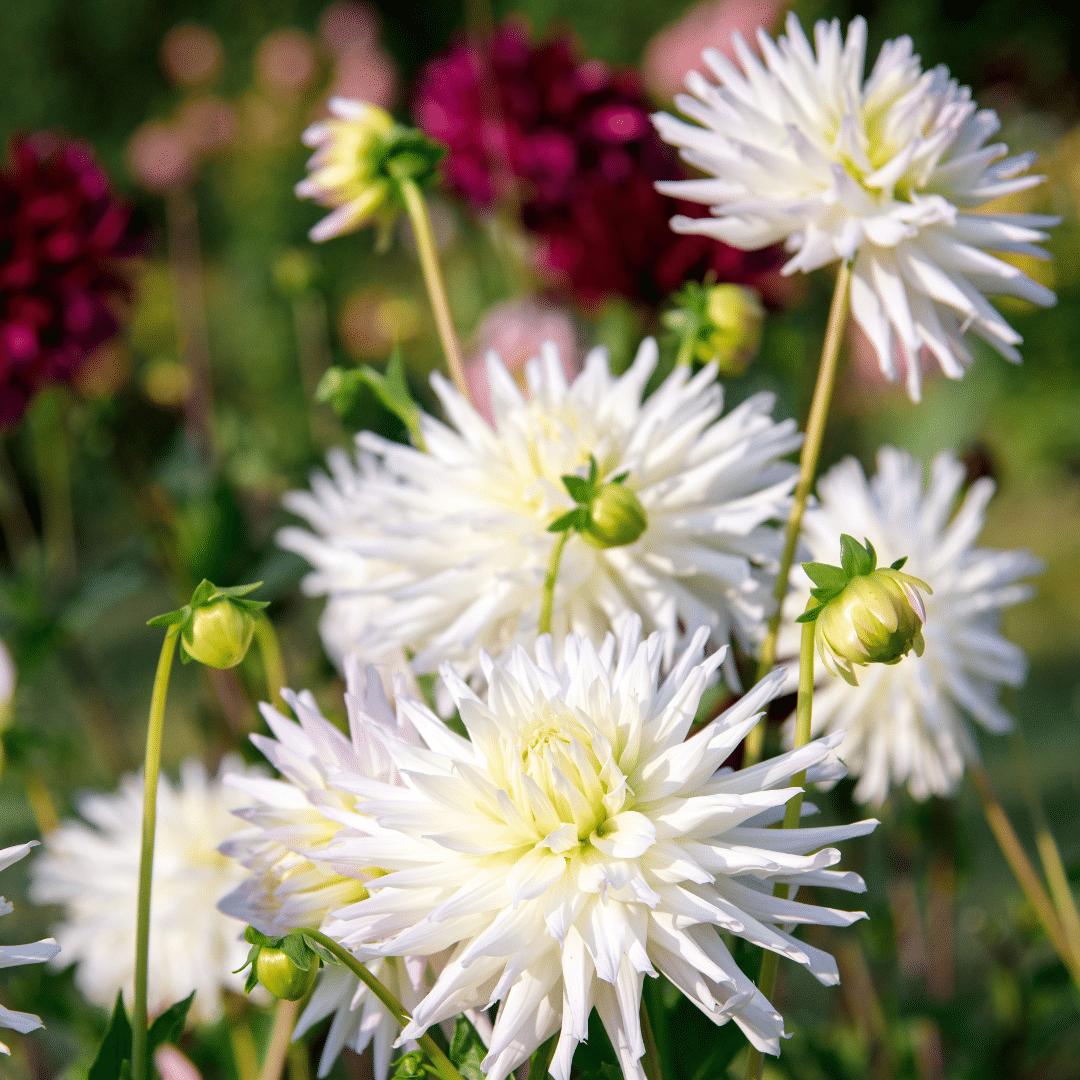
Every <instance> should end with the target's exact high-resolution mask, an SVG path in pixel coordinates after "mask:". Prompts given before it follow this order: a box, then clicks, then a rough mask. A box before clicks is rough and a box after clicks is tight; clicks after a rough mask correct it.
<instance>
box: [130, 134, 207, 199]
mask: <svg viewBox="0 0 1080 1080" xmlns="http://www.w3.org/2000/svg"><path fill="white" fill-rule="evenodd" d="M127 164H128V169H129V170H130V172H131V175H132V176H133V177H134V178H135V180H137V181H138V183H140V184H141V185H142V186H143V187H145V188H147V189H148V190H150V191H154V192H158V193H161V192H163V191H168V190H170V189H171V188H176V187H180V186H181V185H183V184H186V183H187V182H188V181H189V180H190V179H191V177H192V174H193V172H194V166H195V162H194V160H193V156H192V151H191V147H190V146H189V145H188V142H187V140H186V139H185V138H184V136H183V134H182V133H181V132H180V130H179V129H178V128H176V127H174V126H173V125H172V124H166V123H163V122H160V121H157V120H151V121H148V122H147V123H145V124H141V125H140V126H139V127H137V128H136V129H135V131H134V133H133V134H132V136H131V138H130V139H129V140H128V145H127Z"/></svg>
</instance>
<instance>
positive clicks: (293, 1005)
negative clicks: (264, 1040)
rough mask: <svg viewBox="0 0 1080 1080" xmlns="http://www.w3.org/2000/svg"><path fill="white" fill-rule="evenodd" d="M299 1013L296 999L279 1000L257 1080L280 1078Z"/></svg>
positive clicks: (276, 1079)
mask: <svg viewBox="0 0 1080 1080" xmlns="http://www.w3.org/2000/svg"><path fill="white" fill-rule="evenodd" d="M299 1015H300V1003H299V1002H298V1001H279V1002H278V1003H277V1007H276V1008H275V1009H274V1026H273V1028H272V1029H271V1031H270V1042H269V1044H268V1045H267V1047H266V1057H265V1058H263V1064H262V1070H261V1071H260V1073H259V1080H280V1077H281V1074H282V1072H284V1070H285V1062H286V1060H287V1058H288V1056H289V1043H290V1041H291V1039H292V1033H293V1028H294V1027H296V1019H297V1017H298V1016H299Z"/></svg>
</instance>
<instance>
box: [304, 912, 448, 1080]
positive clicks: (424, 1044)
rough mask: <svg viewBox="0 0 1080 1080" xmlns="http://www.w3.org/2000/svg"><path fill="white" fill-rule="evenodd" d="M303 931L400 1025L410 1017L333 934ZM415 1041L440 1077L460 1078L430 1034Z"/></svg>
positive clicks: (446, 1078)
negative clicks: (372, 995)
mask: <svg viewBox="0 0 1080 1080" xmlns="http://www.w3.org/2000/svg"><path fill="white" fill-rule="evenodd" d="M304 935H305V937H308V938H310V939H311V940H312V941H317V942H318V943H319V944H320V945H321V946H322V947H323V948H324V949H325V950H326V951H327V952H328V953H331V954H332V955H333V956H334V957H335V958H336V959H337V960H339V961H340V962H341V963H342V964H344V965H345V967H347V968H348V969H349V970H350V971H351V972H352V973H353V974H354V975H355V976H356V977H357V978H358V979H359V980H360V981H361V982H362V983H363V984H364V985H365V986H366V987H367V988H368V989H369V990H370V991H371V992H372V993H373V994H374V995H375V996H376V997H377V998H378V999H379V1000H380V1001H381V1002H382V1003H383V1005H385V1006H386V1010H387V1012H389V1013H390V1015H391V1016H392V1017H393V1018H394V1019H395V1020H396V1021H397V1022H398V1023H399V1024H400V1025H401V1026H402V1027H405V1025H406V1024H408V1023H409V1022H410V1020H411V1017H410V1016H409V1014H408V1013H407V1012H406V1011H405V1007H404V1006H403V1005H402V1004H401V1002H400V1001H398V999H397V998H396V997H394V995H393V994H392V993H391V992H390V991H389V990H388V989H387V988H386V987H385V986H383V984H382V983H381V982H379V980H378V979H376V978H375V976H374V975H372V974H371V972H370V971H368V969H367V968H366V967H364V965H363V964H361V963H360V961H359V960H357V959H356V957H355V956H353V954H352V953H351V952H349V950H348V949H346V948H345V947H344V946H343V945H340V944H339V943H338V942H336V941H335V940H334V939H333V938H332V937H327V935H326V934H324V933H323V932H322V931H321V930H305V931H304ZM417 1042H418V1043H419V1044H420V1046H421V1048H422V1049H423V1051H424V1053H425V1054H427V1056H428V1057H429V1058H430V1059H431V1063H432V1066H433V1067H434V1069H435V1075H436V1076H439V1077H441V1078H442V1080H462V1076H461V1073H459V1072H458V1071H457V1069H456V1068H455V1067H454V1063H453V1062H452V1061H451V1060H450V1059H449V1058H448V1057H447V1056H446V1054H445V1053H443V1050H442V1047H441V1046H439V1044H438V1043H437V1042H436V1041H435V1040H434V1039H433V1038H432V1037H431V1036H430V1035H427V1034H424V1035H421V1036H420V1038H419V1039H417Z"/></svg>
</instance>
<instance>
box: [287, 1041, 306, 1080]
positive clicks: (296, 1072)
mask: <svg viewBox="0 0 1080 1080" xmlns="http://www.w3.org/2000/svg"><path fill="white" fill-rule="evenodd" d="M289 1080H311V1062H310V1061H309V1060H308V1048H307V1046H306V1045H305V1044H304V1043H303V1042H294V1043H293V1044H292V1046H290V1047H289Z"/></svg>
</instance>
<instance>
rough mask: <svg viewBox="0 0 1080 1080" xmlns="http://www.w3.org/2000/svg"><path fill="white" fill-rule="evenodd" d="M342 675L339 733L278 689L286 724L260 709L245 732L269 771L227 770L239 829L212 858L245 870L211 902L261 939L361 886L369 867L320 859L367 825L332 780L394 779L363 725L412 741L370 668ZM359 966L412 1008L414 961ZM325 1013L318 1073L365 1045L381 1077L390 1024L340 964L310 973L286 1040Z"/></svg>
mask: <svg viewBox="0 0 1080 1080" xmlns="http://www.w3.org/2000/svg"><path fill="white" fill-rule="evenodd" d="M397 672H398V677H399V679H406V673H407V672H406V669H405V668H404V665H403V664H401V665H398V667H397ZM385 674H387V673H385V672H384V675H385ZM346 679H347V691H346V695H345V706H346V711H347V713H348V734H347V735H346V734H343V733H342V732H341V731H340V730H338V728H337V727H335V726H334V724H332V723H331V722H330V721H329V720H327V719H326V718H325V717H324V716H323V714H322V713H321V711H320V710H319V707H318V705H317V703H316V702H315V699H314V697H312V695H311V694H310V693H307V692H304V693H300V694H296V693H293V692H292V691H290V690H286V691H285V692H284V695H283V696H284V698H285V700H286V702H287V703H288V705H289V707H290V709H291V710H292V712H293V714H294V716H295V717H296V719H295V720H292V719H289V718H288V717H287V716H285V715H283V714H282V713H281V712H279V711H278V710H277V709H275V708H274V707H273V706H271V705H263V706H262V714H263V718H264V719H265V721H266V724H267V726H268V727H269V729H270V734H269V735H262V734H256V735H252V737H251V741H252V742H253V743H254V744H255V746H256V747H258V749H259V750H260V752H261V753H262V754H263V755H264V756H265V758H266V759H267V761H268V762H269V763H270V764H271V765H272V766H273V767H274V769H275V771H276V773H277V776H275V777H274V778H269V777H264V776H256V775H251V774H244V773H239V774H234V775H232V776H230V777H229V778H228V783H229V784H230V785H231V786H232V787H233V788H234V789H235V790H236V791H237V793H238V796H239V799H238V802H239V803H241V804H242V805H240V806H239V807H238V809H237V810H236V811H235V813H236V815H237V816H238V817H240V818H241V819H242V820H243V821H244V822H245V827H243V828H241V829H240V830H239V831H237V832H236V833H235V834H234V835H232V836H230V837H229V839H228V840H226V841H225V843H224V844H222V846H221V852H222V854H223V855H226V856H228V857H229V858H230V859H235V860H237V863H236V865H237V866H238V867H244V868H246V870H247V875H246V876H245V877H244V878H243V880H241V881H239V882H238V883H237V885H236V888H234V889H233V890H232V891H231V892H230V893H229V894H228V895H227V896H225V897H223V898H222V900H221V902H220V904H219V907H220V909H221V911H223V912H224V913H225V914H226V915H229V916H231V917H233V918H235V919H240V920H242V922H244V923H250V924H251V925H253V926H254V927H255V928H256V929H257V930H260V931H262V932H263V933H264V934H269V935H284V934H287V933H288V932H289V931H290V930H295V929H297V928H300V927H310V928H315V929H318V928H320V927H322V926H323V925H324V924H325V922H326V919H327V916H328V915H329V914H330V912H332V911H334V910H335V909H337V908H340V907H347V906H349V905H351V904H353V903H356V902H358V901H360V900H362V899H363V898H364V897H366V896H367V895H368V893H367V889H366V887H365V883H366V882H368V880H369V879H370V878H371V877H372V874H373V870H372V868H370V867H369V868H367V869H360V870H356V869H355V868H353V867H352V866H351V865H350V866H348V867H346V868H345V869H344V870H343V869H342V867H340V866H339V865H338V864H337V862H336V861H335V860H334V858H333V857H332V856H331V855H329V854H328V851H329V849H330V847H331V844H332V841H333V840H334V839H335V837H336V836H337V835H338V833H339V832H340V831H341V830H342V829H343V828H345V827H346V826H348V825H351V826H352V827H354V828H357V829H363V828H364V827H365V821H366V820H367V819H366V818H365V817H364V816H362V815H359V814H357V812H356V809H355V807H356V803H357V798H356V795H355V794H354V793H353V792H351V791H348V790H346V789H345V788H342V787H341V786H340V785H339V784H338V782H337V778H338V776H339V775H342V774H345V775H350V776H366V777H369V778H370V779H371V780H373V781H379V782H382V783H388V784H392V783H395V782H397V773H396V769H395V767H394V764H393V760H392V759H391V757H390V755H389V754H388V753H387V751H386V749H385V748H384V747H383V745H382V742H381V741H380V739H379V738H378V735H377V732H376V730H375V726H376V725H379V724H388V725H389V728H388V730H389V731H390V732H391V733H393V734H394V735H395V736H396V737H398V738H402V739H408V738H410V737H412V735H411V729H409V728H408V727H407V726H406V725H405V724H404V722H403V721H398V719H397V718H396V717H395V714H394V711H393V709H392V708H391V707H390V704H389V701H388V699H387V696H386V692H385V690H384V686H383V676H380V674H379V672H378V671H377V669H376V668H375V667H373V666H369V667H367V668H364V667H362V666H361V665H360V663H359V662H358V661H357V660H356V659H355V658H354V659H351V660H350V661H349V663H348V664H347V665H346ZM402 685H403V686H406V687H408V686H409V685H410V684H409V683H408V682H407V681H405V682H403V683H402ZM235 925H236V924H234V926H235ZM236 930H237V932H239V927H236ZM370 967H371V971H372V973H373V974H374V975H375V976H376V977H377V978H378V979H379V980H380V981H381V982H382V983H383V984H384V985H386V986H388V987H389V988H390V990H391V991H392V992H393V993H394V994H395V996H396V997H397V998H398V1000H399V1001H401V1002H402V1003H403V1004H404V1005H405V1007H406V1009H411V1008H412V1007H413V1006H415V1005H416V1004H417V1003H418V1002H419V1000H420V998H421V997H422V996H423V993H424V992H426V990H427V989H428V987H429V986H430V982H431V980H430V978H429V977H428V970H429V967H430V964H429V962H428V960H427V959H426V958H421V959H419V960H411V959H408V958H405V959H398V958H393V959H384V960H375V961H374V962H373V963H372V964H371V965H370ZM328 1016H332V1017H333V1019H332V1020H331V1023H330V1028H329V1031H328V1032H327V1036H326V1040H325V1042H324V1044H323V1049H322V1055H321V1057H320V1059H319V1073H318V1074H319V1076H320V1077H321V1076H325V1075H326V1074H327V1073H328V1072H329V1071H330V1069H331V1068H332V1067H333V1064H334V1062H335V1061H336V1060H337V1058H338V1056H339V1055H340V1054H341V1051H342V1049H344V1048H348V1049H351V1050H353V1051H355V1052H356V1053H358V1054H359V1053H362V1052H363V1051H364V1050H365V1049H367V1047H368V1046H369V1045H370V1046H372V1050H373V1054H374V1059H373V1060H374V1067H375V1077H376V1080H385V1078H386V1077H387V1076H388V1074H389V1069H390V1062H391V1060H392V1059H393V1058H395V1057H397V1056H398V1055H397V1054H396V1053H394V1052H393V1047H394V1043H395V1041H396V1039H397V1037H398V1035H399V1033H400V1027H399V1025H398V1023H397V1021H396V1020H395V1019H394V1018H393V1017H392V1016H391V1015H390V1013H389V1012H387V1010H386V1008H385V1007H384V1006H383V1005H382V1003H381V1002H380V1001H379V1000H378V999H377V998H375V997H374V996H373V995H372V994H371V992H370V991H369V990H368V989H367V988H366V987H365V986H364V985H363V983H361V982H360V981H359V979H357V978H356V977H355V976H354V975H352V974H351V973H349V972H347V971H345V970H344V969H343V968H338V967H326V968H324V969H323V970H322V971H321V973H320V974H319V977H318V982H317V983H316V985H315V990H314V992H313V994H312V996H311V999H310V1000H309V1002H308V1004H307V1006H306V1007H305V1009H304V1011H303V1013H302V1014H301V1016H300V1018H299V1020H298V1022H297V1025H296V1031H295V1034H294V1037H295V1038H299V1037H300V1036H301V1035H303V1034H304V1033H305V1032H306V1031H308V1030H309V1029H310V1028H312V1027H313V1026H315V1025H316V1024H318V1023H320V1022H321V1021H322V1020H324V1019H326V1017H328ZM410 1048H412V1047H410Z"/></svg>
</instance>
